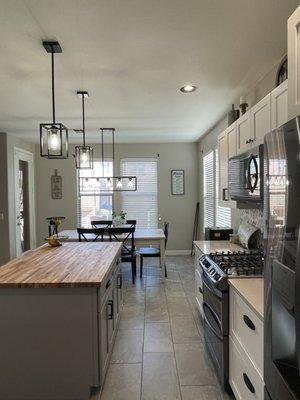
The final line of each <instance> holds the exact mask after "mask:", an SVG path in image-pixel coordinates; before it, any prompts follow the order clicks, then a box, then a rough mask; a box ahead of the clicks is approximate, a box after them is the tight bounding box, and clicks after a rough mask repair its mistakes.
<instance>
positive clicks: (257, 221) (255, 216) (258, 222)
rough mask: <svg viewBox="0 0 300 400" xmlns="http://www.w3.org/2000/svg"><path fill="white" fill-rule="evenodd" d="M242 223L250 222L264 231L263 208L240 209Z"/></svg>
mask: <svg viewBox="0 0 300 400" xmlns="http://www.w3.org/2000/svg"><path fill="white" fill-rule="evenodd" d="M240 221H241V223H244V222H248V224H251V225H254V226H257V227H258V228H259V229H260V230H261V231H262V232H263V231H264V215H263V210H256V209H251V210H240Z"/></svg>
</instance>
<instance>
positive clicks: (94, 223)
mask: <svg viewBox="0 0 300 400" xmlns="http://www.w3.org/2000/svg"><path fill="white" fill-rule="evenodd" d="M91 225H92V226H93V227H94V228H98V227H99V226H101V227H107V226H111V225H112V220H111V219H96V220H93V221H91Z"/></svg>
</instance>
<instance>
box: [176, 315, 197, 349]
mask: <svg viewBox="0 0 300 400" xmlns="http://www.w3.org/2000/svg"><path fill="white" fill-rule="evenodd" d="M171 330H172V336H173V342H174V343H191V342H199V341H201V336H200V334H199V331H198V328H197V326H196V323H195V321H194V318H193V317H172V318H171Z"/></svg>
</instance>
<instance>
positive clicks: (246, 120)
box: [236, 111, 251, 154]
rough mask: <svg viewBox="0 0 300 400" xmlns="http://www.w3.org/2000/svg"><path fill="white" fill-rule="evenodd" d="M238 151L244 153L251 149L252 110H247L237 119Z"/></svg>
mask: <svg viewBox="0 0 300 400" xmlns="http://www.w3.org/2000/svg"><path fill="white" fill-rule="evenodd" d="M236 136H237V137H236V140H237V153H238V154H239V153H243V152H244V151H246V150H248V149H249V146H250V144H249V143H250V142H249V140H250V138H251V119H250V111H247V112H246V113H245V114H244V115H242V116H241V117H240V118H239V119H238V120H237V121H236Z"/></svg>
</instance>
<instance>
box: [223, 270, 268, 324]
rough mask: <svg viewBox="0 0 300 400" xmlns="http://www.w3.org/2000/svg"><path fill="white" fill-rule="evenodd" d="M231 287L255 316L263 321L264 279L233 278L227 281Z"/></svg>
mask: <svg viewBox="0 0 300 400" xmlns="http://www.w3.org/2000/svg"><path fill="white" fill-rule="evenodd" d="M228 281H229V284H230V287H232V288H233V289H234V290H235V291H236V292H237V293H238V294H239V295H240V296H241V297H242V298H243V299H244V300H245V302H246V303H247V304H248V305H249V307H251V309H252V310H253V311H254V312H255V313H256V315H257V316H258V317H259V318H260V319H261V320H262V321H263V319H264V279H263V278H240V279H239V278H234V279H228Z"/></svg>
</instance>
